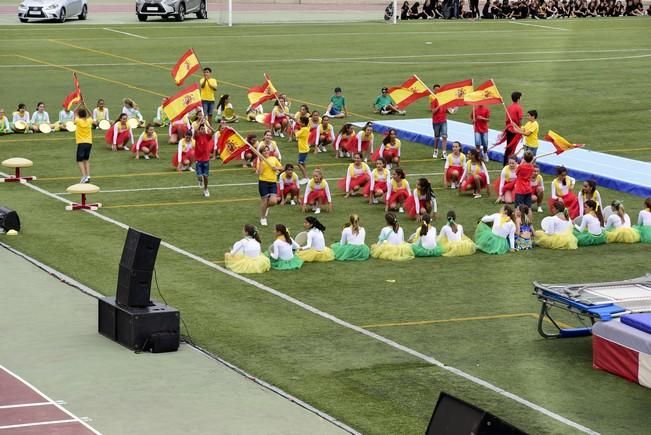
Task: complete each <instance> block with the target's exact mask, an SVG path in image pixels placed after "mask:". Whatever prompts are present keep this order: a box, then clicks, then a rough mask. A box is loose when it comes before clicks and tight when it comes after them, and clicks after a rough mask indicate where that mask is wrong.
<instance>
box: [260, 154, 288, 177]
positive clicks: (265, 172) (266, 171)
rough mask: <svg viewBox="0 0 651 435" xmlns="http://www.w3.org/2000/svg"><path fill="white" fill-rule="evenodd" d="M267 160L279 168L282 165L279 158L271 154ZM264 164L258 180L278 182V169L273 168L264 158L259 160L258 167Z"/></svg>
mask: <svg viewBox="0 0 651 435" xmlns="http://www.w3.org/2000/svg"><path fill="white" fill-rule="evenodd" d="M267 162H268V163H269V165H271V166H273V167H275V168H278V167H281V166H282V165H281V164H280V162H279V161H278V159H277V158H275V157H274V156H269V157H267ZM260 165H262V171H261V172H260V174H259V175H258V180H260V181H268V182H270V183H275V182H276V171H275V170H274V169H273V168H272V167H269V165H268V164H267V163H265V162H263V161H262V160H258V168H259V167H260Z"/></svg>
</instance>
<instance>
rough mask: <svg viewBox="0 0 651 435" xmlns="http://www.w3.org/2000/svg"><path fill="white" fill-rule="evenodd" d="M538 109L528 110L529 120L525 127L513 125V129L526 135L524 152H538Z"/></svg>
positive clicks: (534, 153)
mask: <svg viewBox="0 0 651 435" xmlns="http://www.w3.org/2000/svg"><path fill="white" fill-rule="evenodd" d="M539 128H540V127H539V126H538V111H536V110H529V111H528V112H527V122H526V123H525V124H524V127H522V128H520V127H518V126H515V125H514V126H513V129H514V130H515V131H516V132H518V133H520V134H521V135H522V136H524V152H525V153H526V152H527V151H529V152H530V153H531V154H533V155H534V157H535V156H536V153H537V152H538V130H539Z"/></svg>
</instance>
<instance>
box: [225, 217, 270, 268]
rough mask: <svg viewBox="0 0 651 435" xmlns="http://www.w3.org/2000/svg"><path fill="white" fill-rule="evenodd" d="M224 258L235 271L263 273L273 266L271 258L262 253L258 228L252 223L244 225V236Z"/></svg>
mask: <svg viewBox="0 0 651 435" xmlns="http://www.w3.org/2000/svg"><path fill="white" fill-rule="evenodd" d="M224 260H225V261H224V262H225V263H226V267H227V268H228V269H230V270H232V271H233V272H235V273H262V272H267V271H268V270H269V269H270V268H271V263H270V262H269V258H268V257H267V256H265V255H263V254H262V248H261V247H260V235H259V234H258V230H257V229H256V227H254V226H253V225H251V224H246V225H244V238H243V239H242V240H240V241H238V242H236V243H235V244H234V245H233V249H231V252H227V253H226V254H225V255H224Z"/></svg>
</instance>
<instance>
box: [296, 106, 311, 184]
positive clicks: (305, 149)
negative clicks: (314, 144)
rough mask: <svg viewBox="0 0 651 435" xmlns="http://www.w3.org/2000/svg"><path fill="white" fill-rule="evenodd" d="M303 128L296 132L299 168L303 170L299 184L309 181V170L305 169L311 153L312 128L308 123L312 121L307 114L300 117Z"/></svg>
mask: <svg viewBox="0 0 651 435" xmlns="http://www.w3.org/2000/svg"><path fill="white" fill-rule="evenodd" d="M299 122H300V124H301V128H300V129H299V130H298V131H297V132H296V141H297V143H298V169H300V170H301V175H302V176H303V177H302V178H301V180H300V181H299V184H306V183H307V171H306V170H305V162H306V161H307V155H308V154H309V153H310V145H309V144H308V139H309V137H310V128H309V127H308V124H309V122H310V120H309V118H308V117H307V116H301V118H300V119H299Z"/></svg>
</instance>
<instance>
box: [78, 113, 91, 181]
mask: <svg viewBox="0 0 651 435" xmlns="http://www.w3.org/2000/svg"><path fill="white" fill-rule="evenodd" d="M76 115H77V116H76V117H75V126H76V127H77V128H76V129H75V142H76V143H77V164H78V165H79V170H80V171H81V180H80V183H88V182H90V163H88V160H90V150H91V148H92V147H93V131H92V127H93V120H92V118H90V117H89V116H88V109H87V108H86V106H85V105H84V103H83V101H82V103H81V106H80V107H78V108H77V113H76Z"/></svg>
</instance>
